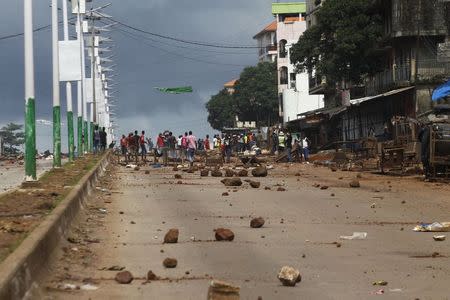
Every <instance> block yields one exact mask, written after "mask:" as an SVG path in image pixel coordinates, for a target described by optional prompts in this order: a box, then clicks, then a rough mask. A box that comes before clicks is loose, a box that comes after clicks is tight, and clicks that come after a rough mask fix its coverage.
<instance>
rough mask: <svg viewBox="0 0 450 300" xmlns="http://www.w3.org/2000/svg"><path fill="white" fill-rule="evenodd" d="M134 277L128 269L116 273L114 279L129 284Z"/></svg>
mask: <svg viewBox="0 0 450 300" xmlns="http://www.w3.org/2000/svg"><path fill="white" fill-rule="evenodd" d="M133 279H134V277H133V275H132V274H131V273H130V272H129V271H122V272H119V273H117V274H116V277H115V280H116V281H117V282H118V283H120V284H130V283H131V282H132V281H133Z"/></svg>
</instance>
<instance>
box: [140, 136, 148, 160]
mask: <svg viewBox="0 0 450 300" xmlns="http://www.w3.org/2000/svg"><path fill="white" fill-rule="evenodd" d="M146 143H147V142H146V140H145V131H144V130H142V132H141V136H140V137H139V146H140V147H141V159H142V161H147V148H146V147H145V144H146Z"/></svg>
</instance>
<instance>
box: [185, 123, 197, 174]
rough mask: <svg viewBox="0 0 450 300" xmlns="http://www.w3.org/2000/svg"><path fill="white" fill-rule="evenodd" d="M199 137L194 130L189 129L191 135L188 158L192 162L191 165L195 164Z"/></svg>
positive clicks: (189, 137)
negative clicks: (193, 132)
mask: <svg viewBox="0 0 450 300" xmlns="http://www.w3.org/2000/svg"><path fill="white" fill-rule="evenodd" d="M196 141H197V139H196V137H195V136H194V135H193V134H192V131H189V135H188V137H187V142H188V143H187V144H188V145H187V146H188V149H187V151H188V160H189V162H190V163H191V166H192V165H193V164H194V159H195V150H197V142H196Z"/></svg>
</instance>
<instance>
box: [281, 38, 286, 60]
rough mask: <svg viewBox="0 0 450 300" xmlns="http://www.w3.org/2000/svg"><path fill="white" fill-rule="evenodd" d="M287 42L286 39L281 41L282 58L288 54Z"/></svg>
mask: <svg viewBox="0 0 450 300" xmlns="http://www.w3.org/2000/svg"><path fill="white" fill-rule="evenodd" d="M286 44H287V41H286V40H281V41H280V58H285V57H286V55H287V51H286Z"/></svg>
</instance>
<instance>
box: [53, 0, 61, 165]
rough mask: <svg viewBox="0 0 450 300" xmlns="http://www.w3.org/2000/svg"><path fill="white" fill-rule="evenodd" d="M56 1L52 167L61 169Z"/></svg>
mask: <svg viewBox="0 0 450 300" xmlns="http://www.w3.org/2000/svg"><path fill="white" fill-rule="evenodd" d="M58 49H59V47H58V1H57V0H52V63H53V167H54V168H60V167H61V101H60V95H59V93H60V90H59V53H58V51H59V50H58Z"/></svg>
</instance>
